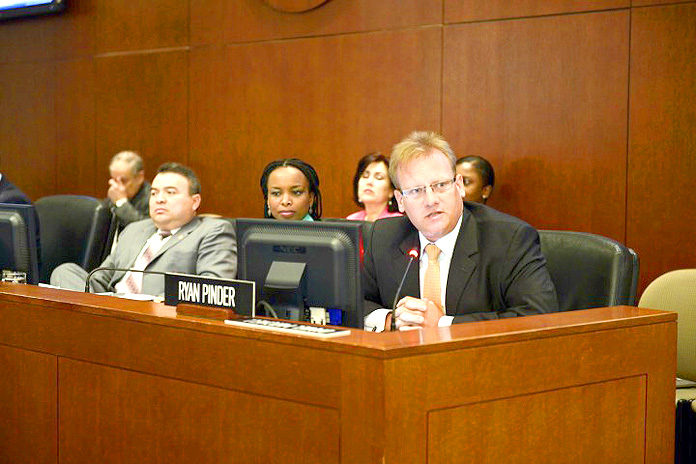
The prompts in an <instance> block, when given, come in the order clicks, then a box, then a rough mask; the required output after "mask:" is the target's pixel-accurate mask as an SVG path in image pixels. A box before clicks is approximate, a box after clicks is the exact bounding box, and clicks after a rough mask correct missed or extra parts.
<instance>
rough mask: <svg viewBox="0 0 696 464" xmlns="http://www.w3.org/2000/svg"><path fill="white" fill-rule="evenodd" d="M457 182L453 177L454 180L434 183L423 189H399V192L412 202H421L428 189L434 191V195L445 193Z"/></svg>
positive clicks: (424, 186)
mask: <svg viewBox="0 0 696 464" xmlns="http://www.w3.org/2000/svg"><path fill="white" fill-rule="evenodd" d="M455 180H457V178H456V177H453V178H452V179H448V180H441V181H439V182H433V183H432V184H430V185H423V186H422V187H413V188H411V189H406V190H401V189H399V191H400V192H401V195H403V196H404V198H410V199H411V200H420V199H421V198H423V196H424V195H425V191H426V190H427V188H428V187H430V190H432V191H433V193H444V192H446V191H448V190H449V189H450V188H452V186H453V185H454V181H455Z"/></svg>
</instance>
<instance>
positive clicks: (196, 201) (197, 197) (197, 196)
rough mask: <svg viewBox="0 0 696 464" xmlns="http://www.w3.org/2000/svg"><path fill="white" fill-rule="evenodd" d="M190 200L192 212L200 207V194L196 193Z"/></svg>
mask: <svg viewBox="0 0 696 464" xmlns="http://www.w3.org/2000/svg"><path fill="white" fill-rule="evenodd" d="M191 198H192V199H193V210H194V211H196V210H197V209H198V207H199V206H201V194H200V193H196V194H194V195H192V196H191Z"/></svg>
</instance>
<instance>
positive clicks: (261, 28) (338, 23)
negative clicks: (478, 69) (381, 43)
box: [191, 0, 442, 45]
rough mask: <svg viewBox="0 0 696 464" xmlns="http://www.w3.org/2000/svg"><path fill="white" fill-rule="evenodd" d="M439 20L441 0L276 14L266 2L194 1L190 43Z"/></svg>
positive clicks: (338, 2) (357, 0)
mask: <svg viewBox="0 0 696 464" xmlns="http://www.w3.org/2000/svg"><path fill="white" fill-rule="evenodd" d="M298 3H299V2H298ZM441 21H442V0H379V1H375V0H329V1H327V2H326V3H324V4H323V5H321V6H319V7H317V8H315V9H312V10H310V11H306V12H302V13H285V12H282V11H278V10H275V9H273V8H271V7H270V6H268V5H267V4H266V3H264V2H263V1H262V0H209V1H205V2H196V1H192V2H191V43H192V44H194V45H196V44H211V43H212V44H222V43H230V42H240V41H253V40H266V39H277V38H283V37H299V36H317V35H328V34H339V33H345V32H361V31H372V30H384V29H394V28H401V27H409V26H417V25H427V24H439V23H440V22H441Z"/></svg>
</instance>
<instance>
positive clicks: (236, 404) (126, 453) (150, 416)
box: [59, 347, 340, 464]
mask: <svg viewBox="0 0 696 464" xmlns="http://www.w3.org/2000/svg"><path fill="white" fill-rule="evenodd" d="M163 348H164V347H163ZM317 393H318V394H321V392H317ZM60 409H61V414H60V423H59V427H60V431H61V433H60V437H59V439H60V458H61V462H99V463H151V462H162V463H166V462H172V463H173V462H181V463H221V462H231V463H246V462H259V463H261V462H288V463H290V462H297V463H300V462H302V463H314V462H316V463H322V464H323V463H330V462H338V461H339V439H340V433H339V432H340V430H339V412H338V411H337V410H335V409H329V408H324V407H319V406H313V405H306V404H301V403H298V402H292V401H283V400H273V399H271V398H269V397H267V396H257V395H250V394H247V393H240V392H236V391H231V390H224V389H220V388H214V387H209V386H205V385H198V384H194V383H190V382H182V381H180V380H172V379H168V378H163V377H157V376H152V375H146V374H141V373H138V372H130V371H125V370H121V369H113V368H109V367H104V366H99V365H94V364H89V363H84V362H79V361H72V360H64V359H61V362H60ZM133 411H138V414H133V413H132V412H133ZM163 430H164V431H166V432H165V433H163V432H162V431H163ZM85 436H94V439H93V440H89V443H87V444H86V443H85V440H84V437H85Z"/></svg>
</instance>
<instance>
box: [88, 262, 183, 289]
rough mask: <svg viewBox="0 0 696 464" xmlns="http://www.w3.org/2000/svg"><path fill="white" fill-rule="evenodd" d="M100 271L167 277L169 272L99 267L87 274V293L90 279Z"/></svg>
mask: <svg viewBox="0 0 696 464" xmlns="http://www.w3.org/2000/svg"><path fill="white" fill-rule="evenodd" d="M99 271H115V272H140V273H141V274H155V275H162V276H163V275H167V274H169V273H168V272H162V271H145V270H140V269H125V268H120V267H98V268H95V269H93V270H92V271H91V272H90V273H89V274H87V280H85V293H89V279H91V278H92V274H94V273H96V272H99Z"/></svg>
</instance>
